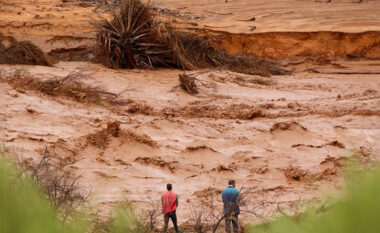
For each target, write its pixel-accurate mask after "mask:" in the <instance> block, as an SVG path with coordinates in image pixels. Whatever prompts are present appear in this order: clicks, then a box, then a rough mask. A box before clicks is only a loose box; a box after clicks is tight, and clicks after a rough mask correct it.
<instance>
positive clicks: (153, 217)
mask: <svg viewBox="0 0 380 233" xmlns="http://www.w3.org/2000/svg"><path fill="white" fill-rule="evenodd" d="M147 205H148V207H149V208H148V209H146V210H144V212H143V220H142V222H144V223H145V225H148V226H149V229H150V230H151V231H156V230H157V222H158V217H160V216H161V215H162V210H161V201H160V200H158V201H154V200H149V202H148V203H147Z"/></svg>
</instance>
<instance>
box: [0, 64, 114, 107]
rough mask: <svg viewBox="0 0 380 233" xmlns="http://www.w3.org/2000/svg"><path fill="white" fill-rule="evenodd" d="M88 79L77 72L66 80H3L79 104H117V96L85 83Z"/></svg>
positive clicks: (25, 76) (31, 78)
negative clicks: (67, 98)
mask: <svg viewBox="0 0 380 233" xmlns="http://www.w3.org/2000/svg"><path fill="white" fill-rule="evenodd" d="M86 77H87V75H86V74H83V72H82V71H77V72H73V73H70V74H69V75H67V76H66V77H64V78H51V79H47V80H41V79H38V78H34V77H32V76H30V75H14V76H13V77H9V78H3V80H5V82H7V83H8V84H10V85H11V86H12V87H14V88H16V89H18V90H23V91H27V90H34V91H39V92H41V93H44V94H47V95H50V96H66V97H69V98H72V99H75V100H77V101H79V102H89V103H96V104H101V103H102V102H107V103H111V104H117V100H116V99H117V98H118V95H117V94H114V93H111V92H107V91H104V90H102V88H100V87H92V86H89V85H87V84H85V83H83V82H82V79H85V78H86Z"/></svg>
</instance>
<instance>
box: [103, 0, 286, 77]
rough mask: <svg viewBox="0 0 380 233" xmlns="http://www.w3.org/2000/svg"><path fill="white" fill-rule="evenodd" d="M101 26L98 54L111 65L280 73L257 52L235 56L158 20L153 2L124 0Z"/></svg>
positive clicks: (132, 67) (265, 74)
mask: <svg viewBox="0 0 380 233" xmlns="http://www.w3.org/2000/svg"><path fill="white" fill-rule="evenodd" d="M98 26H99V35H98V40H99V51H100V53H99V55H100V59H101V60H102V61H104V63H105V65H107V66H108V67H111V68H115V69H117V68H131V69H135V68H142V69H147V68H154V67H173V68H180V69H186V70H193V69H197V68H207V67H224V68H226V69H230V70H233V71H237V72H242V73H249V74H259V75H264V76H268V75H270V74H281V73H283V72H284V71H283V70H282V69H280V68H279V67H278V66H277V65H275V64H273V63H270V62H267V61H263V60H260V59H257V58H255V57H254V56H235V55H231V54H228V53H226V52H225V51H224V50H218V49H216V48H214V47H212V46H211V45H210V43H209V40H208V38H207V36H199V35H195V34H192V33H190V32H187V31H183V30H179V29H176V28H174V27H172V26H170V25H166V24H164V23H160V22H158V21H156V20H155V17H154V15H153V14H152V12H151V10H150V5H149V3H148V4H143V3H142V2H141V1H140V0H122V2H121V5H120V8H119V9H118V10H116V11H114V12H113V15H112V20H106V19H103V20H102V22H101V23H99V24H98Z"/></svg>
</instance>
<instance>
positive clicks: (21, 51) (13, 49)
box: [0, 33, 55, 66]
mask: <svg viewBox="0 0 380 233" xmlns="http://www.w3.org/2000/svg"><path fill="white" fill-rule="evenodd" d="M6 42H8V43H9V46H8V47H6V46H5V45H4V43H6ZM0 54H1V56H0V64H11V65H16V64H25V65H42V66H53V64H54V63H55V61H54V60H53V59H52V58H51V57H49V56H48V55H47V54H46V53H45V52H43V51H42V50H41V49H40V48H38V47H37V46H36V45H34V44H33V43H31V42H30V41H20V42H18V41H16V40H15V39H14V38H13V37H5V36H4V35H3V34H1V33H0Z"/></svg>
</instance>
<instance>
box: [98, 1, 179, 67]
mask: <svg viewBox="0 0 380 233" xmlns="http://www.w3.org/2000/svg"><path fill="white" fill-rule="evenodd" d="M99 40H100V42H101V48H102V53H103V54H104V55H105V56H104V57H105V59H106V61H105V62H106V65H107V66H109V67H112V68H150V67H157V66H164V67H168V66H169V67H170V66H173V65H174V64H173V58H172V56H171V55H172V52H171V51H170V50H169V49H168V48H167V47H166V46H165V45H163V44H162V43H161V41H160V37H159V33H158V30H157V25H156V23H155V21H154V20H153V17H152V14H151V12H150V8H149V7H148V6H147V5H144V4H142V3H141V2H140V1H139V0H125V1H122V3H121V6H120V9H119V10H118V11H117V12H114V13H113V19H112V21H108V20H103V22H102V24H101V25H100V33H99Z"/></svg>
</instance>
